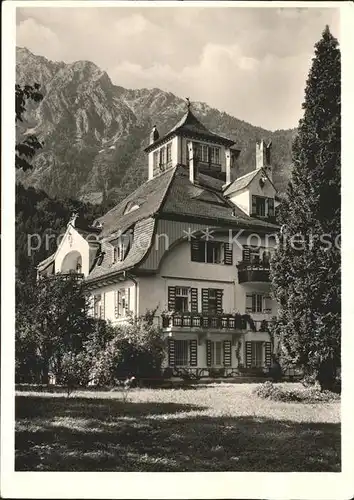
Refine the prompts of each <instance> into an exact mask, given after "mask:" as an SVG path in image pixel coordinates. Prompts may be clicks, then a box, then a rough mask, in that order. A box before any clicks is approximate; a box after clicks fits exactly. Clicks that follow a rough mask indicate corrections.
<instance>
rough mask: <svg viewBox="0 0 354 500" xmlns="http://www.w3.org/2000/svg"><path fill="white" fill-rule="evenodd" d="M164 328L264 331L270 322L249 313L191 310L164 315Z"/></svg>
mask: <svg viewBox="0 0 354 500" xmlns="http://www.w3.org/2000/svg"><path fill="white" fill-rule="evenodd" d="M162 327H163V328H188V329H197V330H198V329H199V330H223V331H235V330H245V331H247V330H252V331H254V332H261V331H262V332H263V331H266V330H267V327H268V322H267V321H265V320H263V321H253V319H252V318H251V316H250V315H249V314H219V315H208V314H201V313H190V312H174V313H171V314H168V315H163V316H162Z"/></svg>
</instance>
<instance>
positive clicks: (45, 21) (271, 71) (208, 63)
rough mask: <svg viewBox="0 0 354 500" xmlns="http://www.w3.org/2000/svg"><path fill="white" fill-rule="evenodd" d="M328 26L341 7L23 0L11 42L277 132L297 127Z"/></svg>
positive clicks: (335, 28) (336, 21) (334, 30)
mask: <svg viewBox="0 0 354 500" xmlns="http://www.w3.org/2000/svg"><path fill="white" fill-rule="evenodd" d="M326 24H328V25H329V26H330V29H331V31H332V33H333V34H334V35H335V36H336V37H337V38H339V11H338V10H335V9H329V8H323V7H321V8H311V9H297V8H283V9H279V8H250V7H248V8H240V7H236V6H231V7H227V8H225V7H220V6H217V4H216V2H215V3H214V4H213V6H212V7H209V8H207V7H204V8H202V7H201V8H195V7H188V6H187V7H183V6H180V7H175V6H173V7H170V8H167V7H157V8H152V7H149V6H148V7H145V8H144V7H141V6H140V7H136V8H132V7H122V6H116V7H109V8H108V7H101V8H99V7H81V8H77V7H74V8H61V7H60V8H59V7H28V8H19V9H17V45H19V46H21V47H27V48H28V49H29V50H31V51H32V52H34V53H35V54H40V55H43V56H45V57H47V58H49V59H51V60H55V61H57V60H60V61H65V62H73V61H77V60H80V59H85V60H90V61H93V62H94V63H96V64H97V65H98V66H100V67H101V68H102V69H104V70H106V71H107V73H108V74H109V76H110V77H111V79H112V81H113V83H115V84H117V85H121V86H123V87H128V88H141V87H147V88H153V87H158V88H161V89H163V90H167V91H170V92H173V93H174V94H176V95H178V96H180V97H186V96H188V97H190V99H191V100H192V101H193V100H196V101H204V102H207V103H208V104H209V105H210V106H212V107H215V108H218V109H220V110H222V111H226V112H227V113H230V114H231V115H233V116H236V117H237V118H240V119H242V120H245V121H247V122H250V123H252V124H254V125H259V126H262V127H265V128H268V129H271V130H275V129H280V128H291V127H295V126H297V123H298V120H299V118H300V117H301V113H302V112H301V103H302V101H303V96H304V87H305V82H306V78H307V74H308V71H309V67H310V64H311V59H312V57H313V51H314V44H315V43H316V41H317V40H318V39H319V38H320V37H321V33H322V30H323V29H324V27H325V25H326Z"/></svg>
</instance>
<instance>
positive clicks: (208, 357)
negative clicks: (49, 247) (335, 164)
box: [38, 103, 278, 377]
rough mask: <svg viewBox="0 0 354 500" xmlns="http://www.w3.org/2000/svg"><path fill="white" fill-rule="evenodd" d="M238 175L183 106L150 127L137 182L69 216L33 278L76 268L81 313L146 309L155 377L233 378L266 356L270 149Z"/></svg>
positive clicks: (226, 149)
mask: <svg viewBox="0 0 354 500" xmlns="http://www.w3.org/2000/svg"><path fill="white" fill-rule="evenodd" d="M255 147H256V164H255V165H254V166H253V169H252V170H251V171H250V172H249V173H247V174H246V175H242V176H237V158H238V156H239V154H240V149H238V148H237V145H235V143H234V141H233V140H230V139H228V138H226V137H223V136H220V135H217V134H215V133H213V132H211V131H209V130H208V129H207V128H206V127H205V126H204V125H203V124H202V123H201V122H200V121H199V120H198V119H197V118H196V116H195V115H194V114H193V112H192V110H191V109H190V104H189V103H188V105H187V111H186V113H185V115H184V116H183V117H182V118H181V119H180V121H179V122H178V123H177V124H176V125H175V126H174V127H173V128H172V130H170V131H169V132H168V133H167V134H166V135H164V136H162V137H161V136H160V135H159V133H158V130H157V128H156V127H154V128H153V130H152V132H151V135H150V141H149V145H148V146H147V147H146V149H145V152H146V154H147V169H148V178H147V181H146V182H145V183H144V184H143V185H141V186H140V187H139V188H138V189H137V190H135V191H134V192H133V193H131V194H130V195H129V196H128V197H127V198H126V199H124V200H123V201H121V202H120V203H119V204H118V205H117V206H115V207H114V208H112V209H111V210H110V211H109V212H107V213H106V214H105V215H103V216H102V217H100V218H99V219H97V220H96V221H95V222H94V224H93V226H92V227H91V228H80V227H77V224H76V222H75V217H73V218H72V219H71V220H70V221H69V223H68V227H67V231H66V233H65V236H64V238H63V239H62V241H61V243H60V245H59V247H58V249H57V250H56V252H55V253H54V254H53V255H51V256H50V257H48V258H47V259H46V260H45V261H43V262H41V263H40V264H39V266H38V274H39V276H44V275H51V274H57V273H62V274H65V273H69V272H77V273H80V274H81V275H82V276H83V279H84V280H85V286H86V289H87V292H88V294H89V295H90V296H91V297H92V313H93V314H94V315H95V316H96V317H100V318H104V319H106V320H109V321H111V322H112V323H113V324H117V323H119V322H122V321H126V320H127V317H128V316H130V315H136V316H139V315H142V314H144V313H145V312H147V311H149V310H155V309H156V308H157V310H156V321H158V322H159V325H160V326H161V327H162V330H163V335H164V338H165V345H166V356H165V361H164V368H165V374H169V375H170V376H179V375H181V374H183V373H186V372H187V373H190V374H193V373H199V374H200V375H201V376H209V375H211V374H212V373H213V375H214V376H215V374H216V375H218V374H219V375H221V376H231V377H232V376H237V375H239V374H240V373H241V372H242V370H244V371H247V370H252V369H258V370H261V369H265V368H266V367H267V366H269V365H270V364H271V357H272V349H273V346H272V342H271V338H270V336H269V333H268V321H269V320H270V319H271V318H272V317H273V316H274V315H276V304H275V302H274V301H273V300H272V299H271V296H270V281H269V260H270V253H271V251H272V245H273V246H274V244H275V235H276V233H277V231H278V226H277V225H276V223H275V208H276V201H275V195H276V190H275V187H274V185H273V182H272V162H271V145H270V144H266V143H265V142H264V141H263V140H262V141H259V142H257V143H256V144H255Z"/></svg>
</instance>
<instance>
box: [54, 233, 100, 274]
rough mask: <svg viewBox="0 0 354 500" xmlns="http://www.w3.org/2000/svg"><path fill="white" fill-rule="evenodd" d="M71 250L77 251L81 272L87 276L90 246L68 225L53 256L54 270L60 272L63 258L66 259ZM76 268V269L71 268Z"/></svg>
mask: <svg viewBox="0 0 354 500" xmlns="http://www.w3.org/2000/svg"><path fill="white" fill-rule="evenodd" d="M71 252H78V253H79V254H80V255H81V259H82V270H81V272H82V273H83V274H84V275H85V276H87V275H88V273H89V270H90V264H91V262H90V260H91V259H90V246H89V243H88V241H87V240H85V238H83V236H81V234H80V233H79V232H78V231H76V229H75V228H74V227H72V226H69V227H68V229H67V231H66V233H65V235H64V236H63V239H62V241H61V243H60V245H59V247H58V250H57V252H56V256H55V272H61V271H62V266H63V262H64V259H65V258H66V261H67V260H68V258H67V256H68V254H70V253H71ZM73 270H76V269H73Z"/></svg>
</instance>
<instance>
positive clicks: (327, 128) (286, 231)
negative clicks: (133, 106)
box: [271, 26, 341, 388]
mask: <svg viewBox="0 0 354 500" xmlns="http://www.w3.org/2000/svg"><path fill="white" fill-rule="evenodd" d="M302 107H303V109H304V115H303V118H302V119H301V120H300V122H299V128H298V135H297V137H296V139H295V141H294V144H293V171H292V178H291V181H290V183H289V186H288V190H287V195H286V199H285V201H284V203H283V205H282V208H281V213H280V224H281V225H282V231H281V236H280V244H279V246H278V248H277V250H276V251H275V255H274V258H273V260H272V272H271V276H272V283H273V289H274V294H275V298H276V299H277V302H278V304H279V317H278V322H277V326H276V333H277V334H278V337H279V339H280V347H281V356H282V357H283V359H284V360H287V361H290V362H292V363H295V364H297V365H298V366H301V367H303V368H304V370H305V372H307V373H311V374H314V375H316V377H317V379H318V380H319V382H320V384H321V387H322V388H330V387H331V385H332V383H333V381H334V377H335V370H336V368H338V367H339V365H340V328H341V305H340V286H341V283H340V264H341V256H340V248H339V245H340V202H341V198H340V167H341V58H340V50H339V47H338V42H337V40H336V39H335V38H334V37H333V36H332V34H331V33H330V30H329V28H328V26H326V28H325V30H324V32H323V34H322V38H321V40H320V41H319V42H318V43H317V44H316V45H315V57H314V58H313V60H312V67H311V69H310V73H309V76H308V80H307V84H306V89H305V101H304V103H303V106H302Z"/></svg>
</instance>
